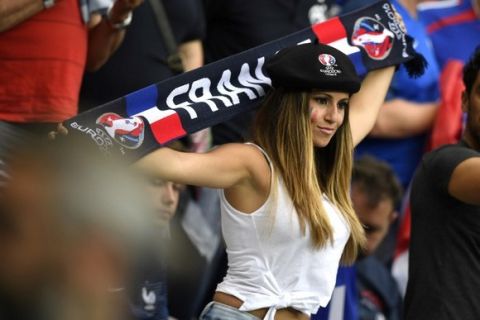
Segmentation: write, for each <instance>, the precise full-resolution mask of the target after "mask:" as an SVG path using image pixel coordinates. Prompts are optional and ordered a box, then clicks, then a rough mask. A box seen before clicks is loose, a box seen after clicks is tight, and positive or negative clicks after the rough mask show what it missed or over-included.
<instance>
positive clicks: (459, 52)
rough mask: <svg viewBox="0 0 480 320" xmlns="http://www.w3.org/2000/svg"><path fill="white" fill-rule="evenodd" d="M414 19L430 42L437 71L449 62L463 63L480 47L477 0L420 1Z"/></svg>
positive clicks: (479, 21) (479, 18)
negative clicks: (424, 29)
mask: <svg viewBox="0 0 480 320" xmlns="http://www.w3.org/2000/svg"><path fill="white" fill-rule="evenodd" d="M418 16H419V19H420V20H421V21H422V22H423V23H424V24H425V27H426V30H427V33H428V36H429V37H430V39H431V40H432V44H433V49H434V51H435V56H436V58H437V61H438V64H439V65H440V68H441V69H443V68H444V67H445V65H446V64H447V62H448V60H451V59H455V60H459V61H462V62H464V63H465V62H466V61H467V60H468V58H469V57H470V54H471V53H472V52H473V50H474V49H475V48H476V47H477V46H478V44H480V1H479V0H465V1H438V0H437V1H432V0H430V1H420V3H419V5H418ZM452 41H454V45H452Z"/></svg>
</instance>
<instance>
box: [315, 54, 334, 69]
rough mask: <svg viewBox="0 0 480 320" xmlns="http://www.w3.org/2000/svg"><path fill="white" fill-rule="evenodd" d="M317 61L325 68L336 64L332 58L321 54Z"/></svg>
mask: <svg viewBox="0 0 480 320" xmlns="http://www.w3.org/2000/svg"><path fill="white" fill-rule="evenodd" d="M318 61H320V63H321V64H323V65H324V66H327V67H330V66H333V65H335V63H336V62H337V60H336V59H335V57H334V56H332V55H330V54H327V53H322V54H321V55H319V56H318Z"/></svg>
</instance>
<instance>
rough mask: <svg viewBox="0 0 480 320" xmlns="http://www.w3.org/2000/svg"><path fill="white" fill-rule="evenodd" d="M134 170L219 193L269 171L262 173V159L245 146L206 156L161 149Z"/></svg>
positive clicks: (220, 149)
mask: <svg viewBox="0 0 480 320" xmlns="http://www.w3.org/2000/svg"><path fill="white" fill-rule="evenodd" d="M133 166H134V168H136V169H139V170H141V171H143V172H145V173H147V174H152V175H156V176H158V177H161V178H163V179H165V180H169V181H173V182H177V183H182V184H190V185H195V186H204V187H210V188H222V189H226V188H229V187H232V186H235V185H237V184H240V183H242V182H246V181H258V180H259V179H262V177H261V176H262V175H264V174H266V175H268V174H269V170H268V169H267V170H266V173H265V170H264V169H265V159H264V158H263V156H262V155H261V154H260V153H259V151H258V150H255V148H254V147H252V146H249V145H244V144H226V145H222V146H220V147H217V148H215V149H213V150H211V151H209V152H207V153H189V152H179V151H176V150H172V149H169V148H160V149H158V150H155V151H154V152H151V153H149V154H148V155H146V156H144V157H143V158H141V159H140V160H138V161H137V162H136V163H135V164H134V165H133ZM267 168H268V165H267ZM267 178H268V177H267Z"/></svg>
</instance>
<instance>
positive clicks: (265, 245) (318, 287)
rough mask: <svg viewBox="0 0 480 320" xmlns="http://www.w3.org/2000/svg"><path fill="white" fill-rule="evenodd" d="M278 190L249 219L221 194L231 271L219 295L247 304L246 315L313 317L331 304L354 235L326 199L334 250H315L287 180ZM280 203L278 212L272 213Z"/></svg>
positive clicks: (324, 198)
mask: <svg viewBox="0 0 480 320" xmlns="http://www.w3.org/2000/svg"><path fill="white" fill-rule="evenodd" d="M255 146H256V145H255ZM257 147H258V146H257ZM258 148H259V149H260V150H261V151H262V152H263V153H264V155H265V157H266V158H267V160H268V161H269V165H270V168H271V170H272V177H273V176H274V175H273V168H272V164H271V162H270V159H269V158H268V155H267V154H266V153H265V152H264V151H263V150H262V149H261V148H260V147H258ZM275 185H276V186H277V195H276V197H275V196H273V194H274V193H273V192H272V190H270V195H269V197H268V199H267V200H266V202H265V203H264V204H263V205H262V206H261V207H260V208H258V209H257V210H256V211H255V212H253V213H248V214H247V213H244V212H241V211H239V210H236V209H235V208H233V207H232V206H231V205H230V204H229V203H228V201H227V199H226V198H225V194H224V192H223V190H221V191H220V203H221V215H222V233H223V237H224V239H225V242H226V246H227V255H228V271H227V275H226V276H225V278H224V279H223V282H221V283H220V284H219V285H218V286H217V291H220V292H224V293H227V294H231V295H233V296H235V297H237V298H238V299H240V300H242V301H243V304H242V306H241V307H240V308H239V310H242V311H250V310H255V309H260V308H269V310H268V312H267V315H266V316H265V319H268V320H273V319H274V317H275V313H276V310H277V309H282V308H286V307H291V308H294V309H296V310H299V311H301V312H303V313H305V314H307V315H308V316H310V315H311V314H314V313H317V311H318V309H319V307H320V306H322V307H324V306H326V305H327V304H328V302H329V300H330V297H331V295H332V292H333V289H334V287H335V280H336V275H337V269H338V265H339V261H340V258H341V255H342V252H343V249H344V247H345V244H346V243H347V240H348V238H349V236H350V230H349V228H348V225H347V224H346V222H345V220H344V218H343V217H342V216H341V214H340V212H339V211H338V209H337V208H336V207H335V206H333V205H332V203H331V201H330V200H329V199H328V198H327V197H326V196H323V206H324V208H325V210H326V212H327V214H328V217H329V219H330V223H331V224H332V227H333V235H334V241H333V245H331V244H330V243H328V244H327V245H325V247H323V248H322V249H314V248H313V246H312V242H311V239H310V232H309V228H308V225H307V228H306V229H307V230H306V232H305V235H302V233H301V229H300V224H299V219H298V215H297V212H296V210H295V208H294V206H293V203H292V201H291V199H290V196H289V194H288V192H287V190H286V189H285V186H284V184H283V181H282V179H281V178H279V179H278V183H277V184H274V183H272V184H271V186H272V188H273V187H274V186H275ZM275 198H276V200H277V203H276V205H275V204H274V205H273V207H275V208H276V210H275V213H270V212H269V208H270V207H271V206H272V201H274V200H275ZM272 214H273V216H272ZM272 223H273V225H272Z"/></svg>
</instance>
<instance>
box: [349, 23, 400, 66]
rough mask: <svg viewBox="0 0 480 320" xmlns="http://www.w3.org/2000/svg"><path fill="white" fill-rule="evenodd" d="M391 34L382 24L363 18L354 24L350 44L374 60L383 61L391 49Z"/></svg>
mask: <svg viewBox="0 0 480 320" xmlns="http://www.w3.org/2000/svg"><path fill="white" fill-rule="evenodd" d="M393 37H394V35H393V32H391V31H390V30H388V29H387V28H385V26H384V25H383V24H381V23H380V22H378V21H377V20H375V19H373V18H370V17H363V18H360V19H358V20H357V21H356V22H355V26H354V27H353V33H352V39H351V40H352V43H353V45H355V46H357V47H362V48H363V49H364V50H365V51H366V52H367V54H368V56H369V57H370V58H372V59H374V60H383V59H385V58H386V57H387V56H388V55H389V54H390V51H391V50H392V47H393Z"/></svg>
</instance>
